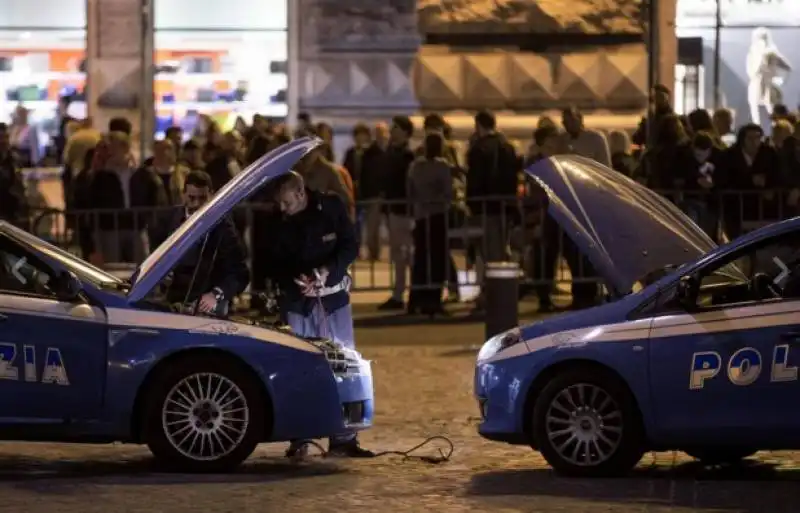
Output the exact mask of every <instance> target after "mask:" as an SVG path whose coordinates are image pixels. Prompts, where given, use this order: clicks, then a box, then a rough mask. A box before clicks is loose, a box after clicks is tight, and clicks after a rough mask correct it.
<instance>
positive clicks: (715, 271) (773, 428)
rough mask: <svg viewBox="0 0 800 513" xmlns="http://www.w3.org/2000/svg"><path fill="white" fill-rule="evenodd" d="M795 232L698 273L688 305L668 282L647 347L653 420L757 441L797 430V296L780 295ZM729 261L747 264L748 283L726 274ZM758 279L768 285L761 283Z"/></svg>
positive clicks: (678, 435)
mask: <svg viewBox="0 0 800 513" xmlns="http://www.w3.org/2000/svg"><path fill="white" fill-rule="evenodd" d="M797 239H798V238H797V236H795V235H794V234H789V235H783V236H779V237H775V238H771V239H767V240H765V241H762V242H758V243H754V244H752V245H751V246H749V247H746V248H743V249H742V250H739V251H736V252H734V253H731V254H729V255H728V256H727V257H723V258H721V259H720V260H718V261H716V262H710V263H709V264H708V265H707V266H706V267H705V268H704V269H701V270H699V271H697V272H696V273H693V274H694V275H695V276H697V277H699V282H700V285H701V288H700V293H699V295H698V303H697V305H696V307H695V308H692V309H691V311H687V310H686V308H685V307H683V306H681V305H679V304H678V301H677V300H676V291H677V287H676V286H673V287H672V288H670V289H668V290H665V291H664V293H663V297H662V298H660V303H661V304H660V305H659V307H657V313H656V315H655V317H654V319H653V323H652V329H651V338H650V351H649V354H650V376H651V395H652V398H653V403H654V408H655V412H656V418H657V425H658V426H659V429H660V430H661V431H662V433H664V434H665V435H666V436H668V437H669V438H671V439H673V440H675V441H679V442H681V443H692V444H704V443H717V444H723V443H738V444H741V443H754V444H759V445H760V444H763V443H764V442H765V441H776V442H777V440H778V439H780V438H781V437H791V438H794V437H795V436H796V435H795V434H794V433H793V432H794V431H796V430H795V429H794V428H795V427H796V426H797V417H798V416H797V414H795V413H794V412H793V411H788V410H791V408H789V409H787V407H786V406H787V405H789V404H794V402H795V398H796V394H797V393H798V392H800V389H798V381H797V366H798V365H799V364H800V358H798V353H800V347H799V348H798V349H797V350H795V351H793V350H792V346H793V345H795V344H800V301H798V300H797V299H795V298H793V297H788V296H784V294H783V292H782V290H783V288H782V286H781V285H782V283H781V282H785V281H786V278H787V276H786V274H787V272H786V271H785V268H786V265H784V264H783V263H781V264H778V263H776V262H784V261H785V260H787V256H786V255H787V254H791V253H793V252H797V251H798V250H800V245H799V244H798V240H797ZM732 262H733V263H735V264H736V265H737V267H738V268H740V269H744V268H746V269H747V272H746V275H747V276H748V277H749V280H750V281H749V282H748V283H741V282H739V283H738V284H737V282H736V280H733V279H732V278H731V277H730V276H729V275H728V273H726V269H729V267H727V266H729V264H730V263H732ZM755 279H760V280H761V281H762V282H763V283H764V284H767V285H769V288H770V289H772V292H771V293H770V294H766V293H765V294H762V293H761V292H759V291H758V290H757V287H755V285H757V284H754V280H755ZM726 280H727V281H726ZM731 280H732V281H731ZM762 292H764V291H762ZM767 296H771V297H767Z"/></svg>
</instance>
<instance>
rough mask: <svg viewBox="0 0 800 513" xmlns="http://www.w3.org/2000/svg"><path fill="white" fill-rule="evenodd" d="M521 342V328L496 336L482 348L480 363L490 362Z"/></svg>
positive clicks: (479, 355)
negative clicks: (495, 356) (501, 352)
mask: <svg viewBox="0 0 800 513" xmlns="http://www.w3.org/2000/svg"><path fill="white" fill-rule="evenodd" d="M520 342H522V332H521V331H520V329H519V328H514V329H511V330H508V331H505V332H503V333H500V334H498V335H495V336H493V337H492V338H490V339H489V340H488V341H487V342H486V343H485V344H483V347H481V350H480V351H479V352H478V361H479V362H482V361H484V360H488V359H489V358H491V357H492V356H494V355H496V354H497V353H499V352H500V351H502V350H503V349H507V348H509V347H511V346H513V345H516V344H519V343H520Z"/></svg>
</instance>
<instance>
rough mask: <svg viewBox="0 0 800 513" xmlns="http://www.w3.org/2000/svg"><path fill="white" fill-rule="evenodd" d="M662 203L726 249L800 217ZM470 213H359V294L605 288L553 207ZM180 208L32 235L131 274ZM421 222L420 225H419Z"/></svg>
mask: <svg viewBox="0 0 800 513" xmlns="http://www.w3.org/2000/svg"><path fill="white" fill-rule="evenodd" d="M662 194H663V195H664V196H666V197H668V198H670V199H671V200H672V201H674V202H675V203H676V204H677V205H678V206H679V207H680V208H682V209H683V210H684V212H686V213H687V214H688V215H689V216H690V217H691V218H692V219H693V220H694V221H695V222H696V223H697V224H698V225H699V226H701V227H702V228H703V229H704V230H705V231H706V232H707V233H708V234H709V236H711V237H712V238H713V239H715V240H717V241H719V242H724V241H726V240H729V239H732V238H735V237H736V236H739V235H741V234H743V233H745V232H747V231H750V230H753V229H756V228H758V227H760V226H764V225H765V224H769V223H772V222H775V221H779V220H781V219H785V218H788V217H792V216H794V215H796V214H797V213H798V205H797V202H795V201H793V200H794V198H793V197H792V195H791V193H789V192H787V191H785V190H770V191H760V192H752V191H723V192H718V193H713V194H708V193H703V192H697V193H695V192H685V191H663V192H662ZM468 206H469V209H470V210H471V211H468V210H467V209H465V208H464V206H463V205H462V206H458V205H453V204H444V203H438V204H420V203H417V204H413V202H412V203H408V202H405V201H389V200H380V201H371V202H361V203H359V204H358V206H357V211H358V219H357V227H358V229H357V233H358V239H359V244H360V258H359V259H358V260H357V261H356V262H355V263H354V264H353V266H352V268H351V274H352V276H353V291H355V292H360V291H387V292H388V291H394V292H395V294H397V293H401V292H405V291H408V290H411V289H421V290H422V289H431V288H434V289H442V288H445V289H447V290H448V291H449V293H450V294H463V293H464V289H465V288H467V289H469V288H472V289H473V290H472V291H467V295H473V294H474V293H475V292H476V291H475V290H474V289H476V288H477V287H479V285H480V283H481V281H482V278H483V262H486V261H499V260H506V261H508V260H510V261H516V262H518V263H519V264H520V267H521V269H523V274H524V276H523V280H522V284H523V286H525V287H528V288H529V289H532V290H535V291H536V292H537V293H539V294H545V293H546V292H547V291H548V290H551V289H553V288H554V287H555V290H556V291H557V293H564V294H567V293H569V286H571V285H579V284H587V286H589V285H591V284H595V283H596V282H597V277H596V276H595V275H594V273H593V272H592V270H591V266H590V265H589V262H588V261H587V260H586V259H585V258H582V257H581V256H579V255H577V254H576V252H575V249H574V247H573V245H572V244H571V243H570V241H569V240H568V239H567V238H566V237H565V235H564V234H563V233H562V232H561V230H559V229H557V228H555V229H553V225H551V224H545V223H544V222H543V220H544V219H545V214H544V211H543V203H542V202H541V201H537V199H536V198H525V197H522V198H521V197H517V196H515V197H483V198H475V199H473V200H470V201H469V203H468ZM175 208H176V207H169V208H157V209H153V208H129V209H120V210H98V209H89V210H68V211H64V210H59V209H38V210H36V209H34V210H32V211H31V212H29V215H28V217H27V219H26V220H25V226H26V227H27V229H28V230H29V231H31V232H32V233H34V234H35V235H38V236H40V237H42V238H44V239H46V240H49V241H51V242H53V243H55V244H56V245H58V246H60V247H62V248H64V249H67V250H69V251H71V252H73V253H75V254H77V255H80V256H82V257H84V258H85V259H88V260H90V261H93V262H95V263H99V264H101V265H105V266H110V267H112V268H114V269H116V271H115V272H118V273H119V272H122V273H124V272H125V271H124V270H125V269H132V268H133V267H134V265H135V264H136V263H137V262H139V261H141V260H142V259H143V258H144V257H145V256H146V255H147V253H148V251H149V250H150V249H153V248H151V247H150V242H151V241H152V238H153V237H154V233H155V232H156V231H158V229H159V228H163V227H164V226H165V223H167V221H166V220H165V219H166V216H169V214H170V212H174V209H175ZM409 212H410V213H411V214H412V215H409ZM413 213H417V214H419V216H417V217H419V218H418V219H416V220H415V219H414V217H415V216H414V215H413ZM426 214H427V215H426ZM263 215H268V214H266V212H265V207H264V206H260V205H253V204H250V205H244V206H241V207H239V208H238V209H237V211H236V212H235V213H234V216H233V217H234V219H235V221H236V223H237V226H238V227H239V229H240V232H241V234H242V235H243V238H244V241H245V243H246V246H247V248H248V258H249V259H250V267H251V269H252V270H253V276H254V282H253V283H252V286H251V289H252V290H253V291H259V290H262V289H263V288H264V287H265V286H266V285H265V283H264V280H263V278H262V276H263V275H264V269H260V268H259V265H260V262H261V261H263V255H261V254H260V253H259V252H260V251H261V250H259V245H258V244H254V241H257V240H258V239H259V238H260V237H268V234H266V233H264V234H261V233H258V232H259V226H260V224H259V219H260V216H263ZM415 248H416V250H415ZM420 249H422V251H420ZM119 269H123V271H119Z"/></svg>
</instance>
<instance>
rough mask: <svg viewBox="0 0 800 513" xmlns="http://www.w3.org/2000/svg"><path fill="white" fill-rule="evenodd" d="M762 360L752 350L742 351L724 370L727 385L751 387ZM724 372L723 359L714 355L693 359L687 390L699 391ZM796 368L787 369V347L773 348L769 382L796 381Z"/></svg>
mask: <svg viewBox="0 0 800 513" xmlns="http://www.w3.org/2000/svg"><path fill="white" fill-rule="evenodd" d="M763 367H764V359H763V358H762V356H761V353H760V352H759V351H758V350H757V349H754V348H752V347H743V348H741V349H739V350H738V351H736V352H735V353H733V354H732V355H731V357H730V358H729V359H728V363H727V365H726V366H725V370H726V372H727V375H728V381H730V382H731V383H733V384H734V385H738V386H747V385H752V384H753V383H755V382H756V380H757V379H758V378H759V377H760V376H761V373H762V371H763ZM722 369H723V365H722V357H721V356H720V355H719V353H718V352H716V351H704V352H700V353H694V354H693V355H692V367H691V373H690V375H689V389H690V390H699V389H701V388H703V386H704V385H705V383H706V381H708V380H711V379H714V378H716V377H717V375H718V374H719V373H720V371H721V370H722ZM796 380H797V367H794V366H791V365H789V345H788V344H782V345H778V346H775V348H774V349H773V351H772V365H771V367H770V381H771V382H773V383H779V382H783V381H796Z"/></svg>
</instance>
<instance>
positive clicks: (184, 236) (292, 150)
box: [128, 137, 321, 303]
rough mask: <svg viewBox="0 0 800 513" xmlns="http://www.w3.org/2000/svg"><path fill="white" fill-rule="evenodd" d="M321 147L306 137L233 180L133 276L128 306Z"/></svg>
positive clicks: (145, 293)
mask: <svg viewBox="0 0 800 513" xmlns="http://www.w3.org/2000/svg"><path fill="white" fill-rule="evenodd" d="M320 143H321V141H320V140H319V139H316V138H311V137H305V138H302V139H298V140H296V141H292V142H290V143H288V144H284V145H283V146H281V147H279V148H276V149H274V150H272V151H271V152H269V153H267V154H266V155H264V156H263V157H261V158H260V159H258V160H257V161H255V162H253V163H252V164H250V165H249V166H248V167H247V168H245V169H244V170H243V171H241V172H240V173H239V174H237V175H236V176H234V177H233V178H232V179H231V181H229V182H228V183H227V184H226V185H225V186H224V187H223V188H222V189H220V190H219V191H218V192H217V193H216V194H214V196H213V197H212V198H211V199H210V200H209V201H208V202H207V203H206V204H205V205H203V206H202V207H201V208H200V209H199V210H198V211H197V212H195V213H194V214H192V216H191V217H189V219H187V220H186V221H185V222H184V223H183V224H182V225H181V226H180V227H179V228H178V229H177V230H175V231H174V232H173V233H172V234H171V235H170V236H169V238H167V240H165V241H164V242H163V243H162V244H161V245H160V246H158V248H156V250H155V251H153V252H152V253H151V254H150V256H149V257H147V259H146V260H145V261H144V262H142V265H140V266H139V268H138V269H137V270H136V271H135V272H134V274H133V279H132V286H131V289H130V291H129V292H128V302H130V303H135V302H137V301H141V300H142V299H143V298H144V297H145V296H147V294H149V293H150V291H151V290H153V288H154V287H155V286H156V285H157V284H158V283H160V282H161V280H163V279H164V277H165V276H166V275H167V273H169V272H170V271H171V270H172V268H173V267H174V266H175V265H176V264H177V263H178V262H179V261H180V259H181V258H183V256H184V254H185V253H186V251H188V250H189V249H190V248H191V247H192V246H194V245H195V244H196V243H197V242H198V241H199V240H200V239H201V238H202V237H204V236H205V234H206V233H208V232H209V231H210V230H211V229H212V228H214V227H215V226H216V225H217V224H218V223H219V222H220V221H221V220H222V218H223V217H225V216H226V215H227V214H228V213H230V211H231V210H233V208H234V207H235V206H236V205H238V204H239V203H240V202H242V201H244V200H246V199H247V198H249V197H250V196H251V195H252V194H253V193H255V192H256V191H258V190H259V189H260V188H261V187H263V186H264V185H265V184H266V183H267V182H269V181H270V180H273V179H274V178H276V177H278V176H281V175H283V174H285V173H288V172H289V171H290V170H291V169H292V167H293V166H294V165H295V164H296V163H297V161H298V160H300V159H301V158H302V157H303V156H305V155H306V154H307V153H308V152H309V151H311V150H312V149H314V148H315V147H316V146H318V145H319V144H320Z"/></svg>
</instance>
